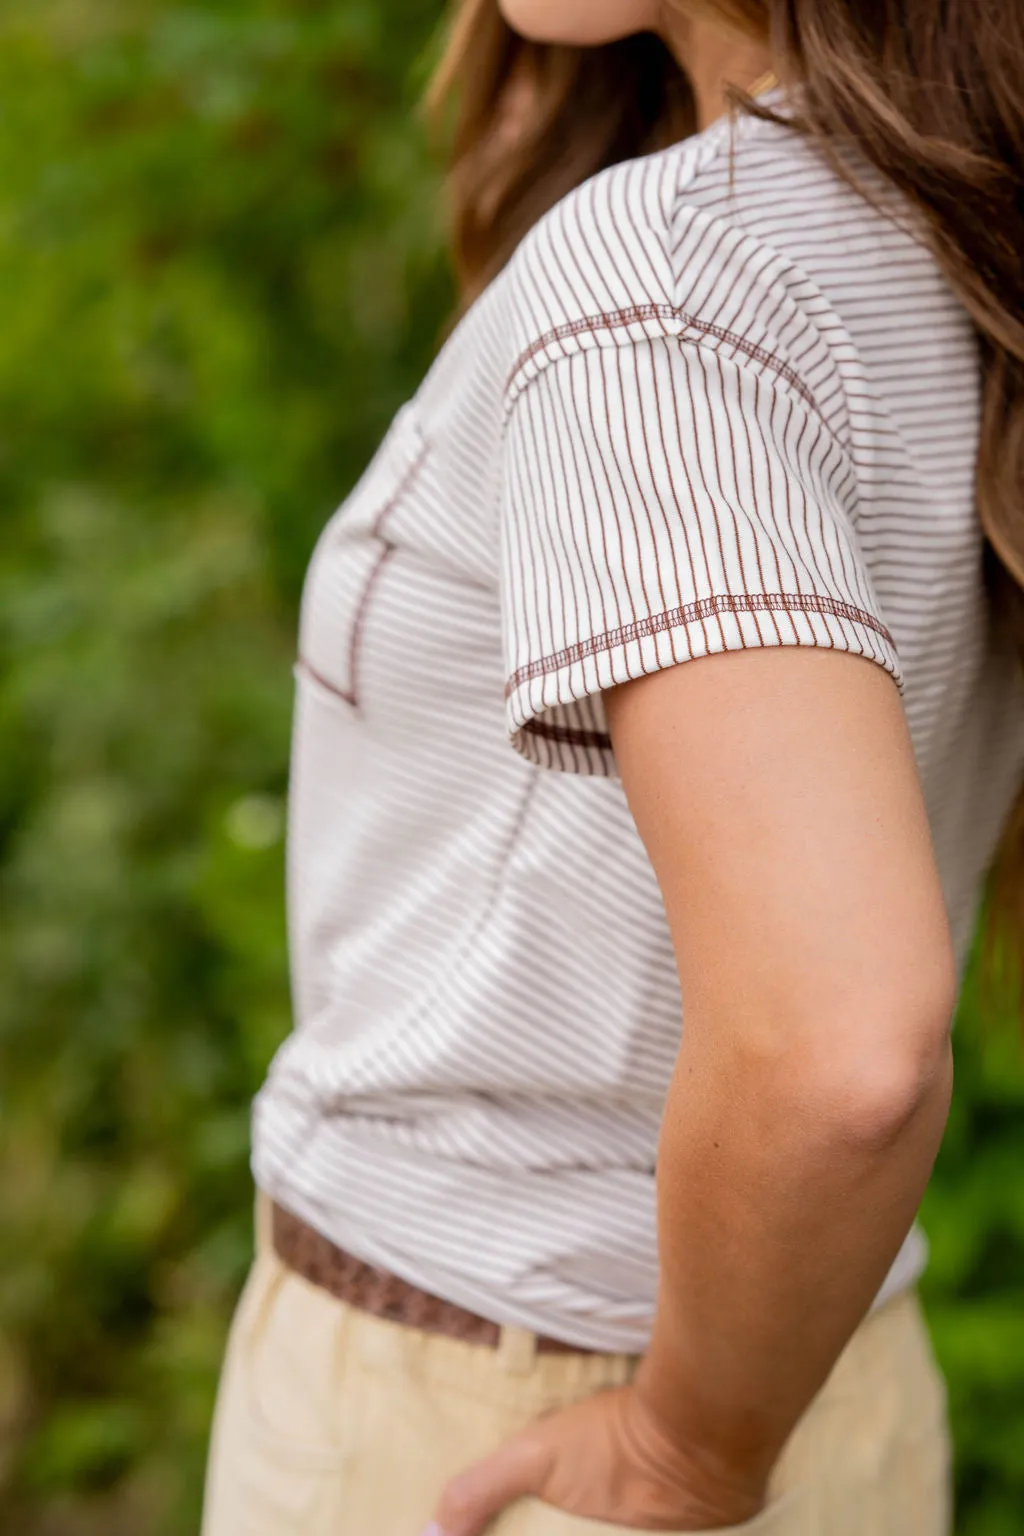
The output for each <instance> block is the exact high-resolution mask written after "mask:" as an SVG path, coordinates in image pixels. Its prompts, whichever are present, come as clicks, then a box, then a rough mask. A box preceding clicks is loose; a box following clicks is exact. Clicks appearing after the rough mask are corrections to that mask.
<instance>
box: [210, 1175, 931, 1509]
mask: <svg viewBox="0 0 1024 1536" xmlns="http://www.w3.org/2000/svg"><path fill="white" fill-rule="evenodd" d="M267 1218H268V1209H267V1207H266V1205H265V1203H264V1202H262V1200H261V1202H260V1205H259V1208H258V1221H257V1228H258V1237H257V1257H256V1261H255V1263H254V1265H253V1268H252V1271H251V1273H250V1275H249V1279H248V1281H247V1283H246V1286H245V1290H244V1293H243V1295H242V1298H241V1301H240V1303H239V1306H238V1311H237V1313H236V1315H235V1319H234V1322H233V1324H232V1328H231V1335H230V1339H229V1343H228V1350H227V1356H226V1359H225V1363H224V1370H223V1375H222V1378H221V1384H220V1391H219V1396H218V1401H217V1412H216V1417H215V1421H214V1430H213V1437H212V1441H211V1449H210V1464H209V1469H208V1473H207V1487H206V1507H205V1512H204V1519H203V1528H202V1530H203V1536H419V1533H420V1531H421V1530H422V1529H423V1527H424V1526H425V1525H426V1524H427V1522H428V1521H429V1520H430V1518H431V1516H432V1514H433V1511H434V1506H435V1502H436V1499H437V1496H438V1494H439V1492H440V1490H441V1488H442V1487H443V1486H444V1484H445V1483H446V1481H447V1480H448V1478H449V1477H451V1476H452V1475H453V1474H454V1473H456V1472H458V1471H460V1470H461V1469H462V1468H464V1467H466V1466H469V1465H470V1464H471V1463H472V1462H474V1461H476V1460H477V1459H478V1458H480V1457H481V1456H484V1455H486V1454H487V1452H489V1451H491V1450H493V1449H494V1448H495V1447H496V1446H497V1445H499V1444H500V1443H501V1442H502V1441H503V1440H505V1439H507V1438H508V1436H510V1435H512V1434H513V1433H515V1431H516V1430H518V1429H520V1428H522V1427H523V1425H525V1424H526V1423H527V1422H528V1421H529V1420H531V1419H533V1418H535V1417H536V1416H537V1415H538V1414H539V1413H542V1412H544V1411H545V1410H548V1409H551V1408H555V1407H558V1406H560V1405H563V1404H568V1403H570V1402H573V1401H575V1400H577V1399H579V1398H580V1397H583V1396H585V1395H587V1394H588V1393H591V1392H595V1391H598V1390H600V1389H601V1388H602V1387H605V1386H611V1385H614V1384H618V1383H621V1382H624V1381H627V1380H629V1378H630V1376H631V1375H632V1373H633V1371H634V1370H635V1368H636V1364H637V1358H638V1357H636V1356H630V1355H612V1354H594V1355H588V1354H585V1353H581V1354H565V1355H562V1354H539V1355H537V1354H534V1352H533V1349H532V1342H533V1336H532V1334H529V1333H526V1332H524V1331H523V1330H520V1329H505V1330H504V1332H503V1335H502V1340H501V1344H500V1345H499V1347H498V1348H497V1349H492V1348H490V1347H488V1346H486V1345H479V1344H468V1343H465V1342H463V1341H462V1340H459V1339H450V1338H447V1337H445V1336H443V1335H438V1334H429V1333H423V1332H420V1331H419V1330H418V1329H415V1328H411V1327H407V1326H405V1325H403V1324H401V1323H392V1322H387V1321H385V1320H383V1319H381V1318H376V1317H373V1316H370V1315H369V1314H367V1313H364V1312H360V1311H357V1310H356V1309H354V1308H352V1307H349V1306H346V1305H345V1304H344V1303H342V1302H339V1301H337V1300H335V1299H334V1298H333V1297H332V1296H329V1295H328V1294H327V1293H326V1292H324V1291H321V1290H318V1289H317V1288H316V1287H315V1286H312V1285H310V1284H309V1283H307V1282H306V1281H305V1280H302V1279H300V1278H299V1277H298V1276H297V1275H294V1274H292V1273H291V1272H290V1271H288V1270H287V1269H286V1268H285V1267H284V1266H283V1265H282V1264H281V1263H280V1261H279V1260H278V1258H277V1257H276V1255H275V1254H274V1252H273V1250H272V1248H271V1246H270V1243H269V1234H268V1219H267ZM948 1483H949V1454H948V1438H947V1430H946V1418H945V1392H944V1388H943V1384H942V1380H941V1377H940V1376H939V1373H938V1370H937V1368H936V1365H935V1362H934V1359H933V1356H932V1352H931V1347H930V1344H929V1341H928V1337H927V1334H926V1331H925V1327H924V1323H923V1320H922V1317H921V1312H920V1307H919V1304H918V1301H917V1297H916V1294H915V1293H912V1292H911V1293H908V1294H904V1295H902V1296H899V1297H896V1298H895V1299H894V1300H893V1301H891V1302H889V1303H888V1304H887V1305H886V1306H885V1307H883V1308H882V1309H881V1310H880V1311H878V1312H876V1313H875V1314H873V1315H872V1316H871V1317H869V1318H868V1319H867V1321H866V1322H864V1323H863V1324H862V1326H861V1328H860V1329H859V1331H858V1333H857V1334H856V1336H855V1337H854V1338H853V1339H852V1340H851V1342H850V1344H849V1345H848V1347H847V1349H846V1351H845V1353H844V1354H843V1356H842V1358H841V1359H840V1360H839V1362H838V1364H837V1365H836V1367H835V1370H834V1371H833V1373H832V1375H831V1377H830V1378H829V1380H828V1382H827V1383H826V1385H825V1387H824V1388H823V1389H822V1391H821V1393H820V1394H819V1395H818V1397H817V1398H816V1399H815V1401H814V1403H813V1404H812V1405H811V1407H810V1409H809V1410H808V1412H807V1414H806V1416H805V1418H804V1419H803V1421H802V1423H801V1424H800V1425H799V1426H798V1428H797V1430H796V1431H795V1433H794V1435H793V1437H792V1439H791V1441H790V1443H789V1445H788V1447H787V1448H786V1451H785V1452H784V1454H783V1456H782V1458H781V1460H780V1462H779V1464H778V1467H777V1468H776V1473H775V1477H774V1479H773V1487H772V1498H771V1501H770V1502H769V1505H768V1508H767V1509H766V1510H765V1511H764V1512H763V1513H762V1514H761V1515H760V1516H759V1517H758V1518H757V1519H756V1520H753V1521H751V1522H750V1523H749V1524H747V1525H744V1526H738V1527H735V1528H733V1536H739V1533H742V1536H947V1533H948V1531H949V1529H950V1525H949V1518H950V1517H949V1492H948ZM619 1529H620V1528H619V1527H617V1526H613V1525H608V1524H606V1523H604V1522H600V1521H593V1520H584V1519H581V1518H579V1517H577V1516H573V1515H566V1514H563V1513H562V1512H561V1511H559V1510H556V1509H554V1508H553V1507H552V1506H550V1505H547V1504H544V1503H543V1502H541V1501H540V1500H539V1499H520V1500H518V1501H517V1502H516V1503H515V1504H513V1505H510V1506H509V1507H508V1508H507V1509H506V1510H505V1511H504V1513H503V1514H502V1515H501V1517H500V1518H499V1519H498V1520H497V1521H496V1522H495V1523H494V1525H493V1527H492V1528H491V1532H493V1536H614V1533H616V1532H617V1531H619ZM491 1532H489V1536H491ZM719 1536H723V1533H721V1532H720V1533H719Z"/></svg>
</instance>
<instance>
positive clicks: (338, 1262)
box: [272, 1204, 591, 1354]
mask: <svg viewBox="0 0 1024 1536" xmlns="http://www.w3.org/2000/svg"><path fill="white" fill-rule="evenodd" d="M272 1215H273V1220H272V1233H273V1239H274V1249H275V1252H276V1253H277V1256H278V1258H279V1259H280V1260H281V1262H282V1263H283V1264H286V1265H287V1266H288V1268H289V1269H290V1270H293V1271H294V1272H295V1274H297V1275H301V1276H302V1278H303V1279H304V1280H308V1281H310V1282H311V1284H313V1285H318V1286H320V1287H321V1289H323V1290H325V1291H329V1292H330V1294H331V1295H332V1296H336V1297H337V1298H338V1299H339V1301H344V1302H346V1303H347V1304H348V1305H349V1306H350V1307H358V1308H360V1310H362V1311H364V1312H372V1313H373V1315H374V1316H375V1317H386V1318H389V1319H390V1320H391V1321H392V1322H395V1323H408V1324H409V1325H410V1326H411V1327H413V1328H423V1329H425V1330H426V1331H427V1332H428V1333H446V1334H448V1335H449V1337H451V1338H453V1339H465V1340H467V1341H468V1342H469V1343H471V1344H490V1345H497V1344H498V1342H499V1340H500V1338H501V1325H500V1324H499V1323H495V1322H492V1321H491V1320H490V1318H486V1317H478V1316H477V1314H476V1313H475V1312H470V1311H468V1310H467V1308H465V1307H460V1306H457V1305H456V1304H455V1302H453V1301H443V1300H442V1299H441V1297H440V1296H432V1295H431V1294H430V1292H429V1291H422V1290H420V1288H419V1286H418V1285H411V1284H410V1283H409V1281H408V1280H401V1279H399V1277H398V1276H397V1275H393V1274H391V1273H390V1271H388V1270H386V1269H378V1268H377V1267H376V1266H375V1265H373V1264H367V1263H365V1262H364V1260H363V1259H357V1258H356V1257H355V1255H354V1254H351V1253H346V1252H345V1250H344V1249H343V1248H339V1247H337V1245H336V1244H334V1243H332V1242H331V1241H330V1239H329V1238H326V1237H324V1236H323V1234H322V1233H320V1232H318V1231H317V1230H316V1228H315V1227H311V1226H309V1224H308V1223H307V1222H305V1221H303V1220H302V1219H301V1218H300V1217H298V1216H293V1215H292V1213H291V1211H286V1210H285V1209H284V1207H283V1206H280V1205H276V1204H275V1205H274V1206H273V1212H272ZM537 1348H538V1350H546V1351H549V1352H558V1353H563V1354H589V1353H591V1351H589V1350H585V1349H581V1348H580V1347H579V1346H578V1345H576V1344H566V1343H565V1342H564V1341H563V1340H562V1339H552V1338H548V1337H547V1335H545V1334H538V1335H537Z"/></svg>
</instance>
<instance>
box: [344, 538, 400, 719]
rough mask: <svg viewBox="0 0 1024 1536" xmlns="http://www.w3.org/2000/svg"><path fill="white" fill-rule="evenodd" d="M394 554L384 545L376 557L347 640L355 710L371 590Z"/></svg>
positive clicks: (349, 674)
mask: <svg viewBox="0 0 1024 1536" xmlns="http://www.w3.org/2000/svg"><path fill="white" fill-rule="evenodd" d="M394 552H395V546H394V545H393V544H385V545H384V547H383V549H382V550H381V552H380V554H379V555H378V556H377V560H376V562H375V564H374V567H373V570H372V571H371V572H370V574H369V576H367V578H366V585H365V586H364V587H363V595H362V597H361V598H360V599H359V607H358V608H357V609H356V616H355V618H354V619H353V620H352V634H351V636H350V638H349V646H348V685H349V688H350V689H351V691H352V704H353V707H354V708H356V709H358V708H359V690H358V684H359V652H360V650H361V649H362V644H363V629H364V627H365V625H366V615H367V611H368V610H369V607H370V598H371V597H372V596H373V589H374V587H375V586H376V585H377V580H378V577H379V576H380V573H381V571H382V570H383V569H384V567H385V566H386V565H387V563H388V561H389V560H390V559H391V556H392V555H393V554H394Z"/></svg>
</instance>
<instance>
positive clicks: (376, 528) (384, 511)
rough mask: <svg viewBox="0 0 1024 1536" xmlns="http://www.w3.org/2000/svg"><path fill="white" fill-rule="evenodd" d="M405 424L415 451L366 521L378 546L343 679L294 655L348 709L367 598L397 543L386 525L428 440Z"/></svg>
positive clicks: (354, 700) (354, 697)
mask: <svg viewBox="0 0 1024 1536" xmlns="http://www.w3.org/2000/svg"><path fill="white" fill-rule="evenodd" d="M409 426H410V427H411V429H412V430H413V432H414V433H415V436H416V450H415V452H414V453H413V455H412V458H411V459H410V461H409V463H408V464H407V465H406V466H405V468H404V469H403V470H402V472H401V474H400V476H399V478H398V481H397V483H396V484H395V485H394V486H393V488H392V490H391V494H390V495H389V496H387V497H386V499H385V501H384V503H383V505H382V506H380V507H379V508H378V510H377V512H376V514H375V515H374V518H373V521H372V522H371V523H370V527H369V537H370V538H371V539H375V540H376V541H377V542H378V543H379V544H380V546H381V548H380V550H379V552H378V554H377V558H376V559H375V560H374V562H373V564H372V565H371V567H370V570H369V573H368V574H367V576H366V577H365V579H364V582H363V588H362V591H361V592H360V594H359V597H358V600H357V601H356V604H355V611H354V614H353V617H352V622H351V625H350V627H349V635H348V667H347V673H346V678H345V681H344V682H343V683H333V682H331V681H330V680H329V679H328V678H326V677H324V675H323V673H322V672H319V671H318V670H317V669H316V668H315V667H314V666H313V665H312V664H311V663H310V662H309V661H308V660H307V659H306V657H304V656H301V655H300V656H299V658H298V665H299V667H300V669H301V670H302V671H303V672H304V673H305V674H306V675H307V677H310V678H311V679H312V680H313V682H315V683H318V684H319V685H320V687H321V688H325V689H326V690H327V692H328V693H333V694H334V695H335V697H337V698H339V699H341V700H342V702H343V703H345V704H348V705H349V706H350V707H351V708H352V709H358V708H359V707H360V695H359V654H360V649H361V646H362V639H363V631H364V629H365V626H366V618H367V614H368V612H369V608H370V600H371V598H372V597H373V592H374V588H375V587H376V585H377V581H378V579H379V577H380V575H381V573H382V571H383V570H384V567H385V566H386V565H387V563H388V561H389V560H390V559H391V556H392V555H393V554H394V553H395V551H396V549H397V545H395V544H393V543H392V542H391V540H390V539H388V538H387V536H386V529H387V525H388V523H389V522H390V521H391V518H392V516H393V514H394V513H395V511H396V510H397V509H398V507H399V506H400V505H401V503H402V502H403V501H404V500H405V497H406V496H407V495H408V493H409V491H410V489H411V488H412V486H413V485H414V484H415V482H416V480H417V478H418V476H419V474H420V471H421V470H422V468H423V464H424V461H425V459H426V457H427V454H428V452H429V449H430V444H429V442H428V441H427V440H426V438H424V437H423V435H422V433H421V432H420V430H419V428H418V427H417V426H416V425H415V423H414V422H410V423H409ZM342 515H344V514H342Z"/></svg>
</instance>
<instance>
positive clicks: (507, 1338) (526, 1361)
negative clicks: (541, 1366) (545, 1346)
mask: <svg viewBox="0 0 1024 1536" xmlns="http://www.w3.org/2000/svg"><path fill="white" fill-rule="evenodd" d="M536 1353H537V1335H536V1334H535V1333H531V1331H530V1329H529V1328H516V1327H514V1326H513V1325H512V1324H511V1323H503V1324H502V1328H501V1334H500V1336H499V1339H498V1349H497V1356H498V1364H499V1365H500V1366H501V1368H502V1370H503V1371H505V1372H506V1373H507V1374H508V1375H509V1376H529V1374H530V1372H531V1371H532V1370H533V1362H534V1357H535V1356H536Z"/></svg>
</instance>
